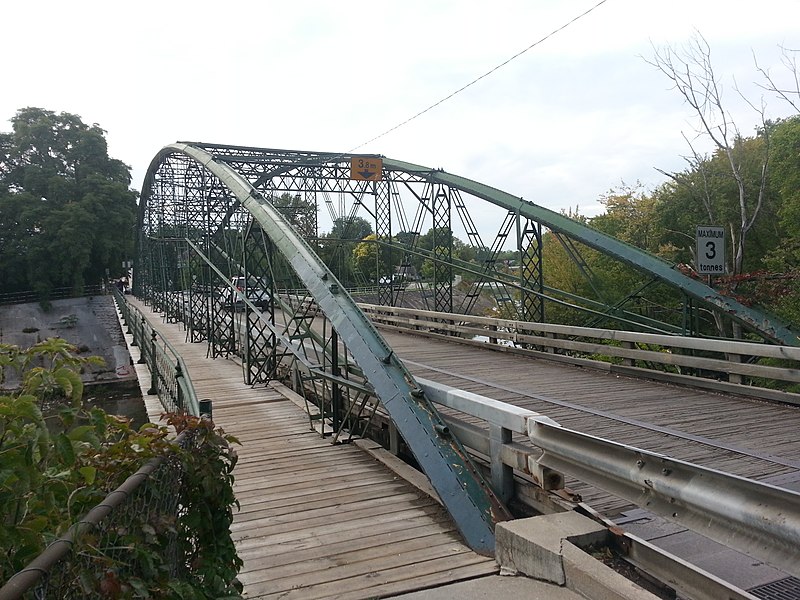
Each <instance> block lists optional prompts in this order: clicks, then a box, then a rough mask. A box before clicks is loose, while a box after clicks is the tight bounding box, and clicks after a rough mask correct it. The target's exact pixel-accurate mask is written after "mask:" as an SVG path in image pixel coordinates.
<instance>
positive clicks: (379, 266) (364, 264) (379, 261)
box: [353, 233, 386, 282]
mask: <svg viewBox="0 0 800 600" xmlns="http://www.w3.org/2000/svg"><path fill="white" fill-rule="evenodd" d="M377 240H378V236H376V235H375V234H374V233H372V234H370V235H368V236H367V237H365V238H364V239H363V240H362V241H361V243H359V244H358V245H356V247H355V248H354V249H353V262H354V263H355V266H356V268H358V270H359V271H360V272H361V273H362V274H363V275H364V276H365V277H366V278H367V280H369V281H373V282H374V281H375V280H376V279H377V278H378V274H379V273H384V272H385V271H386V263H385V261H384V260H383V255H384V254H385V252H383V251H382V248H381V246H380V244H378V241H377Z"/></svg>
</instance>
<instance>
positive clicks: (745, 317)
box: [383, 158, 800, 346]
mask: <svg viewBox="0 0 800 600" xmlns="http://www.w3.org/2000/svg"><path fill="white" fill-rule="evenodd" d="M383 165H384V168H389V169H393V170H397V171H403V172H405V173H409V174H416V175H419V176H420V177H424V178H426V179H427V180H429V181H432V182H437V183H442V184H445V185H449V186H452V187H454V188H456V189H458V190H461V191H462V192H466V193H468V194H471V195H473V196H475V197H477V198H481V199H483V200H486V201H487V202H491V203H492V204H495V205H497V206H500V207H503V208H505V209H507V210H510V211H514V212H517V213H519V214H520V215H522V216H524V217H527V218H530V219H532V220H534V221H536V222H537V223H541V224H542V225H544V226H545V227H547V228H549V229H552V230H553V231H557V232H559V233H563V234H565V235H568V236H569V237H571V238H573V239H575V240H578V241H580V242H582V243H584V244H586V245H587V246H589V247H591V248H594V249H595V250H598V251H600V252H602V253H604V254H607V255H609V256H613V257H614V258H616V259H618V260H620V261H622V262H624V263H626V264H628V265H631V266H632V267H634V268H636V269H639V270H640V271H643V272H646V273H649V274H651V275H653V276H654V277H657V278H658V279H659V280H661V281H663V282H665V283H668V284H670V285H672V286H674V287H676V288H678V289H680V290H682V291H683V292H685V293H686V294H687V295H688V296H690V297H692V298H694V299H696V300H699V301H700V302H701V303H703V304H705V305H707V306H710V307H712V308H713V309H715V310H718V311H722V312H723V313H725V314H726V315H728V316H730V317H731V318H732V319H734V320H736V321H738V322H740V323H741V324H742V325H744V326H745V327H746V328H749V329H752V330H754V331H756V332H758V333H759V334H760V335H762V336H763V337H764V338H765V339H767V340H770V341H772V342H774V343H777V344H782V345H786V346H800V334H798V333H797V332H794V331H792V330H791V329H790V328H789V327H788V326H787V325H785V324H784V323H782V322H780V320H779V319H777V318H775V317H772V316H768V315H765V314H764V313H762V312H760V311H758V310H756V309H754V308H751V307H748V306H745V305H744V304H742V303H740V302H737V301H736V300H734V299H733V298H730V297H728V296H724V295H722V294H720V293H718V292H717V291H716V290H714V289H713V288H710V287H708V286H707V285H705V284H703V283H702V282H700V281H697V280H695V279H692V278H690V277H687V276H686V275H684V274H683V273H681V272H679V271H677V270H675V269H674V268H673V266H672V265H671V264H669V263H668V262H666V261H664V260H662V259H660V258H658V257H656V256H653V255H652V254H649V253H647V252H645V251H643V250H640V249H638V248H636V247H634V246H631V245H629V244H626V243H625V242H622V241H620V240H618V239H616V238H613V237H611V236H609V235H606V234H604V233H601V232H599V231H597V230H595V229H592V228H591V227H587V226H586V225H583V224H581V223H579V222H577V221H574V220H572V219H569V218H567V217H565V216H564V215H561V214H559V213H556V212H554V211H552V210H548V209H546V208H543V207H541V206H538V205H536V204H533V203H532V202H528V201H526V200H523V199H522V198H519V197H518V196H513V195H511V194H509V193H507V192H503V191H501V190H498V189H496V188H493V187H490V186H488V185H484V184H482V183H478V182H476V181H472V180H470V179H466V178H464V177H459V176H458V175H452V174H450V173H447V172H445V171H442V170H437V169H430V168H428V167H423V166H420V165H415V164H411V163H407V162H402V161H397V160H393V159H390V158H385V159H384V160H383Z"/></svg>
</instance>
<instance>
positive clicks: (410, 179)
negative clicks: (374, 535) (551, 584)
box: [134, 143, 800, 552]
mask: <svg viewBox="0 0 800 600" xmlns="http://www.w3.org/2000/svg"><path fill="white" fill-rule="evenodd" d="M322 206H325V207H327V209H328V211H329V213H330V216H331V219H332V221H333V222H334V229H336V230H337V235H336V236H334V235H333V233H332V234H331V235H330V236H320V235H319V232H318V223H317V216H318V209H319V208H320V207H322ZM486 209H491V211H492V212H491V215H490V216H483V215H484V214H485V213H486ZM478 212H480V214H481V215H482V217H481V228H479V227H478V226H476V224H475V222H474V220H473V214H478ZM359 217H360V218H361V219H364V218H366V219H367V220H368V221H369V222H370V224H371V225H372V226H373V227H374V236H372V238H371V240H372V241H371V243H362V244H361V245H360V246H356V243H357V242H358V241H360V240H357V239H356V240H353V239H350V237H352V236H353V234H352V233H350V231H351V230H353V229H354V228H355V227H356V225H357V224H358V223H359ZM487 223H492V225H491V227H496V233H495V234H494V235H493V239H492V240H488V238H487V239H486V240H484V236H486V230H487V228H488V227H490V226H488V225H487ZM426 227H427V228H428V231H429V237H432V238H433V239H432V243H429V244H428V246H429V247H427V248H425V247H423V246H422V244H421V243H420V240H421V239H422V237H423V236H422V233H423V229H424V228H426ZM454 228H456V229H459V230H460V231H463V232H464V233H465V235H466V236H467V238H468V241H469V244H470V245H471V246H472V247H473V248H475V249H477V259H476V260H474V261H472V262H469V263H466V262H464V261H461V260H458V259H457V258H456V257H455V252H454V245H453V241H452V240H453V231H454ZM543 228H546V229H547V230H549V231H550V232H552V233H553V234H554V235H555V236H556V237H557V238H558V240H559V241H560V242H561V244H562V245H563V247H564V248H565V249H566V250H567V253H568V254H569V255H570V256H571V257H572V258H573V259H574V261H575V263H576V264H577V265H578V268H579V269H580V270H581V271H582V272H583V273H584V274H585V275H586V276H587V277H588V278H589V279H591V276H592V275H591V272H590V269H589V266H588V264H587V263H586V262H585V261H584V260H583V259H582V258H581V253H580V248H581V247H588V248H592V249H594V250H596V251H599V252H601V253H603V254H605V255H607V256H608V257H610V258H612V259H614V260H617V261H620V262H621V263H624V264H626V265H629V266H631V267H633V268H635V269H636V270H638V271H639V272H641V273H643V274H644V275H645V276H646V282H645V284H644V286H642V287H647V286H651V285H660V286H665V287H666V288H667V289H669V290H671V293H673V294H674V296H675V297H676V298H678V303H679V304H680V306H679V307H678V308H677V310H678V312H679V313H681V314H682V317H681V320H680V321H679V322H678V323H675V322H670V321H669V320H659V319H656V318H654V317H653V316H652V315H648V314H643V313H642V312H641V311H639V310H632V309H631V308H630V306H629V304H630V302H627V303H626V302H618V303H615V304H613V305H609V304H608V303H607V302H604V301H603V299H602V297H600V298H598V299H587V298H578V297H575V296H572V295H570V294H566V293H565V292H561V291H559V290H553V289H550V288H548V287H547V286H546V285H545V281H546V277H545V275H546V273H545V265H544V261H543V253H542V248H543V244H542V239H543V237H542V236H543V233H542V232H543ZM138 231H139V237H138V244H137V248H138V249H137V256H136V262H135V271H134V274H135V277H134V292H135V293H136V294H137V295H139V296H140V297H143V298H145V299H146V300H147V301H149V302H151V303H152V304H153V305H154V307H155V308H158V309H160V310H161V311H163V312H164V313H165V314H166V315H167V317H168V318H170V319H174V320H181V321H183V322H184V323H185V325H186V329H187V337H188V338H189V339H191V340H192V341H205V342H206V343H207V344H208V348H209V355H210V356H212V357H216V356H220V355H229V354H233V353H235V354H238V355H240V356H241V357H242V364H243V374H244V379H245V381H246V382H247V383H250V384H255V383H261V382H267V381H269V380H271V379H273V378H277V377H279V376H284V377H286V376H291V377H292V378H293V379H294V380H295V382H297V383H299V384H301V385H300V387H301V389H302V388H303V384H307V385H312V386H316V388H317V389H319V390H321V392H322V410H323V417H324V416H325V414H326V412H325V411H326V410H327V411H328V414H329V415H330V417H331V424H332V433H333V435H335V436H336V437H337V438H338V436H340V435H341V434H342V432H343V431H346V430H349V431H354V430H357V429H358V428H359V427H361V424H362V422H366V424H364V427H366V426H367V424H368V423H369V415H370V414H374V411H375V410H376V409H377V403H376V402H375V401H374V400H372V398H377V399H378V401H379V402H380V404H381V406H382V407H383V409H384V410H385V411H386V412H387V413H388V414H389V416H390V417H391V419H392V422H393V424H394V425H395V426H396V428H397V431H398V432H399V433H400V435H401V436H402V439H403V440H404V442H405V444H406V446H407V448H408V449H409V451H410V452H411V454H412V455H413V457H414V458H415V459H416V461H417V462H418V463H419V465H420V466H421V467H422V469H423V470H424V471H425V473H426V474H427V475H428V477H429V479H430V480H431V482H432V484H433V485H434V487H435V488H436V490H437V492H438V493H439V495H440V497H441V498H442V500H443V502H444V503H445V505H446V507H447V508H448V510H449V511H450V513H451V515H452V516H453V518H454V521H455V522H456V524H457V526H458V527H459V529H460V530H461V532H462V534H464V536H465V538H466V540H467V542H468V543H469V544H470V545H471V546H472V547H473V548H475V549H476V550H479V551H486V552H491V550H492V548H493V546H494V537H493V525H494V523H495V522H496V521H498V520H502V519H504V518H506V517H507V516H508V513H507V510H506V509H505V507H504V506H503V503H502V501H501V500H500V499H499V498H498V497H497V496H496V495H495V494H494V492H493V491H492V490H491V487H490V486H489V485H487V483H486V482H485V481H484V480H483V478H482V477H481V476H480V474H479V471H478V470H477V468H476V467H475V465H473V464H472V462H471V461H470V459H469V457H468V456H467V454H466V452H465V451H464V449H463V447H462V446H461V445H460V444H459V442H458V441H457V440H456V439H454V438H453V436H452V435H450V433H449V432H448V430H447V427H446V426H445V424H444V422H443V421H442V420H441V418H440V417H439V415H438V414H437V412H436V410H435V409H434V408H433V406H432V404H431V403H430V402H429V401H428V400H427V399H426V397H425V394H424V392H423V391H422V389H421V388H420V386H419V385H418V384H417V383H416V382H415V381H414V378H413V377H412V376H411V375H410V373H409V372H408V371H407V370H406V369H405V367H404V366H403V364H402V363H401V362H400V361H399V360H398V359H397V358H395V356H394V355H393V353H392V349H391V348H390V347H388V346H387V344H386V343H385V342H384V341H383V339H382V337H381V336H380V334H379V333H378V332H377V331H376V330H375V328H374V327H373V326H372V324H371V323H370V321H369V320H368V319H367V318H366V317H365V316H364V314H363V313H362V312H361V311H360V310H359V308H358V306H357V305H356V303H355V301H354V300H353V297H352V296H351V294H350V293H349V292H348V291H347V287H350V286H351V285H352V284H353V283H357V282H358V279H359V277H360V276H364V275H368V276H370V277H371V278H372V284H373V288H374V289H373V293H374V294H375V296H377V300H378V302H377V303H379V304H385V305H396V304H399V303H401V302H403V301H404V295H405V294H408V293H410V289H411V288H413V287H414V286H416V287H417V288H418V290H419V291H418V294H419V295H420V296H421V298H422V299H423V301H424V302H425V304H426V306H428V307H430V308H432V309H433V310H437V311H442V312H462V313H466V312H469V311H471V310H474V309H475V306H476V302H477V300H478V298H479V297H481V295H483V296H486V295H494V296H495V299H496V300H497V301H498V302H499V303H503V304H504V306H506V307H507V309H508V310H510V311H511V312H512V314H513V316H515V317H516V318H518V319H520V320H526V321H543V320H544V319H545V316H546V304H547V303H550V302H553V303H559V304H561V305H569V306H574V307H580V308H581V310H583V311H584V312H585V313H586V314H587V315H588V316H589V318H591V319H595V322H603V323H607V322H609V320H615V321H617V322H618V323H621V324H623V327H624V328H628V329H640V330H649V331H658V332H666V333H672V334H681V333H684V334H685V333H690V332H692V327H691V323H692V322H693V319H692V315H693V314H695V315H696V314H697V313H698V312H699V311H701V310H704V311H709V312H716V313H717V314H721V315H723V316H724V317H725V318H729V319H732V320H734V321H736V322H738V323H740V324H741V325H742V326H743V327H744V328H745V329H747V330H748V331H750V332H753V333H755V334H757V335H759V336H760V337H761V338H762V339H764V340H765V341H769V342H777V343H781V344H784V345H798V343H800V342H799V341H798V337H797V334H795V333H794V332H792V331H791V330H790V329H789V328H788V327H787V326H785V325H783V324H781V323H779V322H778V321H776V320H775V319H772V318H770V317H768V316H766V315H763V314H761V313H759V312H758V311H756V310H754V309H752V308H750V307H746V306H743V305H742V304H740V303H738V302H737V301H735V300H734V299H731V298H729V297H726V296H723V295H721V294H720V293H718V292H717V291H715V290H714V289H712V288H710V287H707V286H705V285H703V284H702V283H701V282H699V281H697V280H694V279H691V278H689V277H686V276H684V275H683V274H681V273H680V272H679V271H677V270H676V269H674V268H673V267H672V265H670V264H668V263H666V262H664V261H662V260H660V259H658V258H656V257H654V256H651V255H649V254H647V253H645V252H642V251H640V250H638V249H636V248H634V247H632V246H629V245H627V244H625V243H623V242H621V241H619V240H616V239H614V238H612V237H610V236H607V235H604V234H602V233H600V232H598V231H595V230H593V229H591V228H589V227H587V226H585V225H582V224H581V223H578V222H576V221H573V220H571V219H569V218H567V217H565V216H563V215H560V214H557V213H555V212H552V211H550V210H547V209H545V208H542V207H540V206H537V205H535V204H533V203H531V202H527V201H525V200H523V199H521V198H519V197H516V196H512V195H511V194H507V193H505V192H502V191H500V190H497V189H495V188H491V187H489V186H486V185H483V184H480V183H477V182H474V181H470V180H468V179H465V178H462V177H458V176H456V175H452V174H449V173H446V172H444V171H442V170H438V169H430V168H426V167H421V166H418V165H413V164H409V163H405V162H400V161H396V160H392V159H388V158H385V157H380V156H375V155H350V154H334V153H322V152H306V151H295V150H274V149H264V148H246V147H238V146H229V145H216V144H204V143H176V144H171V145H168V146H166V147H164V148H163V149H162V150H161V151H160V152H159V153H158V154H157V155H156V156H155V157H154V158H153V160H152V162H151V164H150V167H149V169H148V171H147V174H146V177H145V181H144V185H143V189H142V198H141V204H140V215H139V228H138ZM348 236H349V237H348ZM429 241H430V240H429ZM354 248H355V249H356V251H358V252H361V253H363V254H365V255H366V257H367V259H366V260H365V261H361V265H362V267H363V266H364V265H367V267H368V268H369V273H366V274H365V273H363V272H362V273H359V270H358V269H357V268H353V265H352V264H351V263H350V262H349V258H350V256H351V255H352V254H353V250H354ZM507 248H512V249H514V250H515V251H516V252H517V256H518V262H519V269H518V273H516V274H511V273H509V272H508V271H507V270H505V269H503V268H501V266H500V265H499V264H498V256H499V254H500V252H501V251H502V250H504V249H507ZM320 256H325V260H323V259H322V258H320ZM421 260H424V261H426V264H427V265H428V270H429V271H430V275H431V277H430V279H431V282H430V283H427V284H424V285H422V284H418V283H416V281H414V282H413V283H410V281H409V280H416V277H413V273H414V269H413V265H414V264H415V263H416V264H419V262H420V261H421ZM456 272H460V273H464V274H468V275H469V279H471V283H470V285H469V286H467V287H468V289H466V291H464V292H463V293H460V294H456V293H454V285H453V281H454V275H455V273H456ZM362 283H363V280H362ZM641 289H642V288H639V289H637V290H633V291H632V292H631V293H630V294H629V295H628V296H627V298H626V299H627V300H628V301H632V300H633V299H635V298H637V297H638V295H639V292H640V291H641ZM512 296H513V298H515V300H514V301H508V300H509V299H510V298H511V297H512ZM237 309H241V312H240V311H239V310H237ZM600 320H602V321H600Z"/></svg>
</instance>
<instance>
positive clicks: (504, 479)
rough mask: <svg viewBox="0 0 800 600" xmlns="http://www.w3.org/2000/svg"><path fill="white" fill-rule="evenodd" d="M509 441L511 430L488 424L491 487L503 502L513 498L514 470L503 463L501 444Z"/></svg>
mask: <svg viewBox="0 0 800 600" xmlns="http://www.w3.org/2000/svg"><path fill="white" fill-rule="evenodd" d="M510 441H511V430H510V429H506V428H505V427H501V426H500V425H495V424H494V423H489V461H490V465H491V469H492V487H493V488H494V492H495V494H497V495H498V496H499V497H500V499H501V500H502V501H503V502H506V503H507V502H508V501H509V500H511V498H513V497H514V469H512V468H511V467H509V466H508V465H506V464H504V463H503V459H502V456H501V453H502V450H503V444H507V443H509V442H510Z"/></svg>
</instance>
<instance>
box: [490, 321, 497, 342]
mask: <svg viewBox="0 0 800 600" xmlns="http://www.w3.org/2000/svg"><path fill="white" fill-rule="evenodd" d="M489 331H497V325H489ZM489 343H490V344H496V343H497V338H496V337H492V336H491V335H490V336H489Z"/></svg>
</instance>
